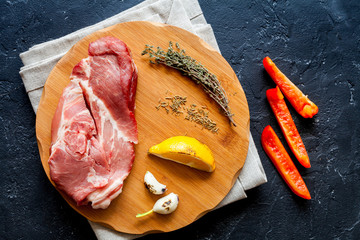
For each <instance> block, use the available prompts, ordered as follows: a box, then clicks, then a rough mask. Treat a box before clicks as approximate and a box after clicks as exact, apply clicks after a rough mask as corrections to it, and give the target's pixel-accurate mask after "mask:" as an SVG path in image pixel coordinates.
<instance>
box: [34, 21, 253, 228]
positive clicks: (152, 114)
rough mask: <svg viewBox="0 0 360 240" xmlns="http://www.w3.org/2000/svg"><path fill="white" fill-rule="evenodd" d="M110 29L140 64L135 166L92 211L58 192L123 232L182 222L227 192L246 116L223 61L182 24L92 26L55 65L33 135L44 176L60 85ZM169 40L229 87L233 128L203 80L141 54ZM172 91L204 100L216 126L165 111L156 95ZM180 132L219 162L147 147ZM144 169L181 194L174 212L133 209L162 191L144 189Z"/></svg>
mask: <svg viewBox="0 0 360 240" xmlns="http://www.w3.org/2000/svg"><path fill="white" fill-rule="evenodd" d="M109 35H110V36H114V37H117V38H119V39H121V40H122V41H124V42H125V43H126V44H127V45H128V47H129V48H130V49H131V51H132V56H133V59H134V61H135V64H136V65H137V68H138V71H139V78H138V86H137V92H136V110H135V117H136V120H137V124H138V131H139V144H137V145H136V146H135V162H134V165H133V169H132V171H131V173H130V175H129V177H128V178H127V179H126V180H125V183H124V187H123V192H122V193H121V194H120V195H119V197H117V198H116V199H115V200H114V201H113V202H112V203H111V205H110V207H109V208H108V209H105V210H101V209H100V210H94V209H92V208H91V206H76V204H75V203H74V201H73V200H71V199H70V198H68V197H67V196H66V195H65V194H63V193H62V192H60V193H61V194H62V196H63V197H64V199H65V200H66V201H67V202H68V203H69V204H70V205H71V206H72V207H73V208H74V209H75V210H76V211H78V212H79V213H80V214H82V215H83V216H85V217H86V218H87V219H89V220H91V221H94V222H99V223H101V224H103V225H105V226H107V227H110V228H113V229H115V230H117V231H120V232H125V233H133V234H142V233H150V232H162V231H163V232H168V231H173V230H176V229H179V228H181V227H184V226H186V225H188V224H190V223H192V222H193V221H195V220H196V219H198V218H200V217H201V216H202V215H204V214H205V213H206V212H207V211H209V210H211V209H213V208H214V207H215V206H216V205H217V204H218V203H220V201H221V200H222V199H223V198H224V197H225V196H226V195H227V193H228V192H229V191H230V189H231V187H232V186H233V184H234V182H235V180H236V178H237V176H238V175H239V173H240V170H241V168H242V166H243V165H244V161H245V158H246V155H247V150H248V143H249V123H250V118H249V109H248V105H247V101H246V98H245V95H244V92H243V90H242V88H241V86H240V83H239V80H238V79H237V77H236V75H235V73H234V71H233V70H232V68H231V67H230V65H229V64H228V63H227V62H226V60H225V59H224V58H223V57H222V56H221V55H220V54H219V53H218V52H216V51H215V50H214V49H213V48H211V47H210V46H209V45H208V44H207V43H205V42H204V41H203V40H201V39H200V38H199V37H197V36H196V35H194V34H192V33H189V32H187V31H185V30H183V29H180V28H177V27H174V26H169V25H165V24H158V23H150V22H127V23H121V24H118V25H114V26H112V27H109V28H106V29H104V30H101V31H98V32H95V33H93V34H91V35H89V36H87V37H85V38H83V39H82V40H81V41H79V42H78V43H76V44H75V45H74V46H73V48H71V50H70V51H69V52H68V53H67V54H66V55H65V56H64V57H63V58H62V59H61V60H60V61H59V62H58V64H57V65H56V66H55V67H54V69H53V70H52V72H51V73H50V75H49V78H48V79H47V81H46V84H45V86H44V91H43V94H42V97H41V101H40V105H39V108H38V112H37V119H36V135H37V140H38V145H39V151H40V156H41V161H42V165H43V167H44V169H45V172H46V174H47V176H48V177H49V165H48V162H47V161H48V158H49V149H50V143H51V121H52V118H53V115H54V112H55V109H56V107H57V104H58V100H59V98H60V95H61V93H62V90H63V88H64V87H65V86H66V85H67V84H68V83H69V81H70V80H69V76H70V74H71V71H72V69H73V67H74V66H75V65H76V64H77V63H78V62H79V61H80V60H81V59H82V58H86V57H87V56H88V45H89V43H90V42H92V41H95V40H96V39H98V38H101V37H104V36H109ZM169 41H172V42H174V43H175V42H178V43H179V44H180V47H181V48H184V49H186V53H187V55H190V56H192V57H193V58H195V59H197V60H198V61H200V62H201V63H202V64H203V65H204V66H206V67H207V68H208V69H209V70H210V72H212V73H214V74H215V75H216V76H217V77H218V79H219V80H220V82H221V84H222V86H223V88H224V89H225V91H226V92H227V96H228V98H229V101H230V104H229V105H230V108H231V110H232V112H233V113H234V114H235V115H234V117H233V118H234V121H235V122H236V124H237V127H234V126H231V125H230V124H229V121H228V119H227V118H226V117H225V116H224V115H223V114H222V113H221V112H220V111H219V107H218V106H217V104H216V103H215V102H214V101H213V100H212V99H211V98H209V97H208V96H207V95H206V93H205V92H204V91H203V90H202V88H201V86H198V85H196V84H194V83H193V82H192V81H191V80H189V79H188V78H187V77H184V76H182V75H181V73H179V72H178V71H176V70H173V69H170V68H168V67H164V66H161V65H154V64H150V63H149V58H148V56H147V55H146V56H141V52H142V51H143V50H144V47H145V44H150V45H153V46H155V47H156V46H160V47H162V48H163V49H167V47H168V44H169ZM174 95H180V96H187V101H188V102H187V107H190V105H191V104H196V105H197V106H199V107H201V106H206V107H207V109H208V111H209V118H211V119H213V120H214V121H216V122H217V125H218V127H219V131H218V133H217V134H216V133H212V132H210V131H208V130H206V129H202V128H201V127H200V126H199V125H196V124H195V123H194V122H190V121H188V120H185V119H184V117H185V114H184V115H180V116H175V115H173V114H171V113H169V114H167V113H166V111H165V110H164V109H162V108H160V109H159V110H157V109H156V108H155V107H156V106H157V105H158V104H159V99H162V101H163V100H165V97H169V96H174ZM178 135H187V136H190V137H194V138H196V139H198V140H199V141H200V142H203V143H205V144H206V145H208V146H209V148H210V149H211V150H212V152H213V154H214V158H215V162H216V169H215V171H214V172H213V173H207V172H202V171H199V170H196V169H192V168H190V167H187V166H184V165H181V164H177V163H174V162H171V161H167V160H163V159H160V158H158V157H154V156H150V155H148V154H147V151H148V149H149V147H150V146H152V145H155V144H157V143H160V142H161V141H163V140H165V139H166V138H169V137H172V136H178ZM147 170H149V171H150V172H152V173H153V174H154V175H155V177H156V178H157V179H158V180H159V181H160V182H162V183H164V184H166V185H167V186H168V192H167V193H171V192H174V193H177V194H178V195H179V198H180V202H179V206H178V209H177V210H176V211H175V212H174V213H172V214H170V215H159V214H154V213H153V214H151V215H148V216H146V217H143V218H135V215H136V214H138V213H143V212H145V211H148V210H150V209H151V208H152V206H153V204H154V203H155V201H156V200H157V199H159V198H160V197H159V196H155V195H152V194H151V193H149V192H148V190H147V189H146V188H145V187H144V183H143V178H144V175H145V172H146V171H147ZM49 179H50V177H49ZM52 183H53V182H52ZM53 184H54V183H53Z"/></svg>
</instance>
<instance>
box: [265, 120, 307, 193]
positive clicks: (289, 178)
mask: <svg viewBox="0 0 360 240" xmlns="http://www.w3.org/2000/svg"><path fill="white" fill-rule="evenodd" d="M261 144H262V146H263V148H264V150H265V152H266V154H267V155H268V156H269V158H270V159H271V161H272V162H273V164H274V165H275V167H276V169H277V170H278V172H279V173H280V175H281V176H282V178H283V179H284V180H285V182H286V184H287V185H288V186H289V187H290V189H291V190H292V191H293V192H294V193H295V194H296V195H298V196H299V197H302V198H305V199H311V196H310V193H309V190H308V189H307V187H306V184H305V182H304V180H303V179H302V177H301V175H300V173H299V171H298V170H297V168H296V167H295V165H294V163H293V161H291V158H290V156H289V154H288V153H287V152H286V150H285V148H284V146H283V145H282V144H281V142H280V139H279V138H278V136H277V135H276V133H275V132H274V130H273V129H272V127H271V126H270V125H269V126H266V127H265V129H264V131H263V132H262V134H261Z"/></svg>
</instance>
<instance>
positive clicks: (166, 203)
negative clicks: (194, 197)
mask: <svg viewBox="0 0 360 240" xmlns="http://www.w3.org/2000/svg"><path fill="white" fill-rule="evenodd" d="M178 204H179V196H178V195H177V194H175V193H170V194H169V195H167V196H165V197H162V198H160V199H159V200H157V201H156V203H155V204H154V207H153V211H154V212H156V213H159V214H169V213H172V212H174V211H175V210H176V208H177V206H178Z"/></svg>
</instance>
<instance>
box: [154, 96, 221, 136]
mask: <svg viewBox="0 0 360 240" xmlns="http://www.w3.org/2000/svg"><path fill="white" fill-rule="evenodd" d="M186 103H187V98H186V97H182V96H179V95H175V96H173V97H165V100H161V99H159V105H158V106H156V107H155V108H156V109H157V110H159V109H160V108H163V109H164V110H165V111H166V113H170V112H171V113H172V114H174V115H175V116H179V115H180V114H184V111H185V113H186V116H185V119H186V120H188V121H190V122H195V123H196V124H198V125H200V126H202V128H205V129H207V130H209V131H211V132H213V133H217V132H218V131H219V128H218V127H217V126H216V122H215V121H213V120H212V119H210V118H209V112H208V111H206V107H205V106H202V107H197V106H196V105H195V104H191V105H190V107H186Z"/></svg>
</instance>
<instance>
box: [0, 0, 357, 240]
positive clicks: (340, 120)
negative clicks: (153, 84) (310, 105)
mask: <svg viewBox="0 0 360 240" xmlns="http://www.w3.org/2000/svg"><path fill="white" fill-rule="evenodd" d="M45 2H46V4H45ZM139 2H141V1H140V0H136V1H134V0H132V1H130V0H124V1H118V0H106V1H85V0H82V1H61V0H59V1H55V0H52V1H40V0H33V1H27V0H8V1H1V3H0V13H1V21H0V36H1V40H0V72H1V75H0V142H1V145H0V156H1V167H0V182H1V184H0V239H95V235H94V233H93V231H92V229H91V228H90V226H89V225H88V223H87V221H86V219H84V218H83V217H81V216H80V215H78V214H77V213H76V212H75V211H73V210H72V209H71V208H70V207H69V206H68V205H67V204H66V203H65V201H64V200H63V199H62V198H61V196H60V195H59V194H58V193H57V192H56V190H55V189H54V188H53V187H52V186H51V184H50V183H49V181H48V180H47V178H46V175H45V173H44V171H43V169H42V166H41V163H40V159H39V154H38V149H37V144H36V136H35V114H34V113H33V110H32V108H31V105H30V102H29V100H28V97H27V95H26V92H25V89H24V86H23V84H22V80H21V78H20V76H19V74H18V72H19V69H20V67H21V66H22V63H21V60H20V58H19V54H20V53H21V52H23V51H25V50H27V49H28V48H30V47H31V46H33V45H35V44H38V43H41V42H45V41H48V40H51V39H54V38H58V37H61V36H63V35H65V34H67V33H70V32H73V31H75V30H77V29H79V28H82V27H85V26H88V25H91V24H94V23H97V22H99V21H100V20H103V19H105V18H107V17H110V16H112V15H115V14H117V13H118V12H120V11H122V10H125V9H127V8H129V7H131V6H133V5H135V4H137V3H139ZM199 2H200V5H201V7H202V9H203V12H204V15H205V17H206V19H207V21H208V22H209V23H210V24H211V25H212V27H213V29H214V32H215V35H216V37H217V40H218V44H219V46H220V49H221V51H222V54H223V55H224V57H225V58H226V59H227V60H228V61H229V62H230V64H231V65H232V67H233V68H234V70H235V72H236V73H237V76H238V78H239V79H240V82H241V84H242V86H243V88H244V91H245V93H246V96H247V99H248V103H249V108H250V114H251V132H252V134H253V137H254V140H255V144H256V145H257V147H258V151H259V154H260V158H261V160H262V163H263V165H264V168H265V172H266V174H267V177H268V183H266V184H264V185H262V186H260V187H258V188H256V189H253V190H251V191H248V192H247V194H248V198H247V199H245V200H242V201H239V202H236V203H234V204H231V205H229V206H226V207H224V208H222V209H221V210H217V211H214V212H211V213H209V214H207V215H206V216H205V217H203V218H201V219H200V220H198V221H197V222H195V223H193V224H191V225H190V226H188V227H185V228H183V229H180V230H178V231H175V232H172V233H168V234H157V235H150V236H146V237H144V238H143V239H170V238H181V239H204V240H205V239H359V238H360V188H359V185H358V183H359V180H360V159H359V148H360V123H359V118H360V107H359V106H360V105H359V104H360V103H359V97H360V90H359V87H360V86H359V79H360V61H359V58H360V2H359V1H358V0H354V1H345V0H343V1H335V0H330V1H322V0H321V1H235V0H234V1H209V0H200V1H199ZM223 2H226V4H225V3H223ZM266 55H268V56H270V57H271V58H272V59H273V60H274V62H275V63H276V64H277V65H278V67H279V68H280V69H282V70H283V72H284V73H285V74H286V75H287V76H288V77H289V78H290V79H292V80H293V82H294V83H295V84H296V85H298V86H299V88H300V89H301V90H303V91H304V92H305V93H306V94H308V95H309V97H310V99H312V100H313V102H315V103H316V104H317V105H318V107H319V109H320V110H319V113H318V114H317V115H316V116H315V117H314V119H310V120H309V119H303V118H301V117H300V116H299V115H298V114H297V113H296V112H295V111H294V109H293V108H292V107H289V108H290V112H291V113H292V116H293V118H294V121H295V123H296V125H297V126H298V129H299V131H300V134H301V136H302V138H303V141H304V143H305V145H306V147H307V150H308V153H309V156H310V159H311V164H312V168H311V169H304V168H303V167H301V166H300V165H299V164H297V163H295V164H296V165H297V166H298V169H299V171H300V172H301V174H302V175H303V177H304V180H305V182H306V183H307V186H308V188H309V190H310V193H311V196H312V200H310V201H306V200H302V199H300V198H299V197H297V196H295V195H294V194H293V193H292V192H291V191H290V190H289V188H288V187H287V186H286V185H285V183H284V182H283V180H282V179H281V178H280V176H279V174H278V173H277V172H276V170H275V168H274V166H273V165H272V164H271V162H270V160H269V159H268V158H267V156H266V155H265V153H264V151H263V150H262V148H261V145H260V135H261V132H262V130H263V129H264V127H265V126H266V125H268V124H271V126H272V127H273V128H274V130H275V131H276V132H277V133H278V135H279V136H280V138H281V140H282V141H283V143H285V141H284V138H283V137H282V135H281V132H280V129H279V127H278V126H277V124H276V121H275V118H274V116H273V114H272V112H271V109H270V107H269V105H268V103H267V101H266V98H265V91H266V90H267V89H268V88H271V87H274V86H275V85H274V83H273V82H272V80H271V79H270V78H269V77H268V75H267V74H266V72H265V71H264V70H263V66H262V58H263V57H265V56H266ZM288 105H289V104H288ZM291 156H292V155H291ZM292 157H293V156H292ZM293 159H294V158H293Z"/></svg>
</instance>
